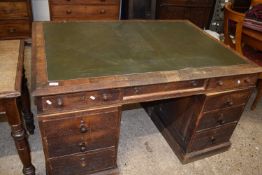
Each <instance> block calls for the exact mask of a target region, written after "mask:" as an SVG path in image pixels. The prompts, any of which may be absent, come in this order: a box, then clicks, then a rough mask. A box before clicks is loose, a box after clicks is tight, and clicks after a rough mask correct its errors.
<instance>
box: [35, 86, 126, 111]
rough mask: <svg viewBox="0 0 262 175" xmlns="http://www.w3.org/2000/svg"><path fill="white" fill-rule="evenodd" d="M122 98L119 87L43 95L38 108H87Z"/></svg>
mask: <svg viewBox="0 0 262 175" xmlns="http://www.w3.org/2000/svg"><path fill="white" fill-rule="evenodd" d="M120 100H122V95H121V92H120V90H118V89H112V90H101V91H92V92H80V93H73V94H66V95H56V96H46V97H42V98H41V99H40V103H39V104H38V109H39V110H40V111H57V110H74V109H80V108H85V109H86V108H89V107H94V106H101V105H110V104H115V103H118V102H119V101H120ZM39 105H40V106H39Z"/></svg>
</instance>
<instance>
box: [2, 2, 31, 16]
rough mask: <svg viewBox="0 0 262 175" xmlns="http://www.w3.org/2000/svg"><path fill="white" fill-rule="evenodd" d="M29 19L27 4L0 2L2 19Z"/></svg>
mask: <svg viewBox="0 0 262 175" xmlns="http://www.w3.org/2000/svg"><path fill="white" fill-rule="evenodd" d="M27 17H29V14H28V6H27V3H26V2H19V1H18V2H0V19H21V18H27Z"/></svg>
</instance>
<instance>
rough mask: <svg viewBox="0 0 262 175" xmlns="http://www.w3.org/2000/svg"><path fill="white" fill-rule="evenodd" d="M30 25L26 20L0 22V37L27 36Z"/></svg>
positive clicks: (29, 33)
mask: <svg viewBox="0 0 262 175" xmlns="http://www.w3.org/2000/svg"><path fill="white" fill-rule="evenodd" d="M30 35H31V26H30V24H29V22H28V21H24V22H21V21H20V22H7V23H0V38H10V39H11V38H28V37H30Z"/></svg>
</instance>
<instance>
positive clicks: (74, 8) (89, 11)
mask: <svg viewBox="0 0 262 175" xmlns="http://www.w3.org/2000/svg"><path fill="white" fill-rule="evenodd" d="M118 15H119V7H118V6H117V5H90V6H83V5H54V6H52V16H53V17H55V18H59V17H60V18H61V17H64V18H66V19H67V18H69V19H70V18H80V19H81V18H88V17H92V18H94V19H96V18H97V19H99V18H101V19H102V18H109V17H118Z"/></svg>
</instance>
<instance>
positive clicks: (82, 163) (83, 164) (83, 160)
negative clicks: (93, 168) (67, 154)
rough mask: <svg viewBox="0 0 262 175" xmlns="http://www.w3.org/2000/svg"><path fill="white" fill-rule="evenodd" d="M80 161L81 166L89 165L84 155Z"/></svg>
mask: <svg viewBox="0 0 262 175" xmlns="http://www.w3.org/2000/svg"><path fill="white" fill-rule="evenodd" d="M80 161H81V163H80V164H81V167H86V165H87V163H86V159H85V158H84V157H82V158H81V159H80Z"/></svg>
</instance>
